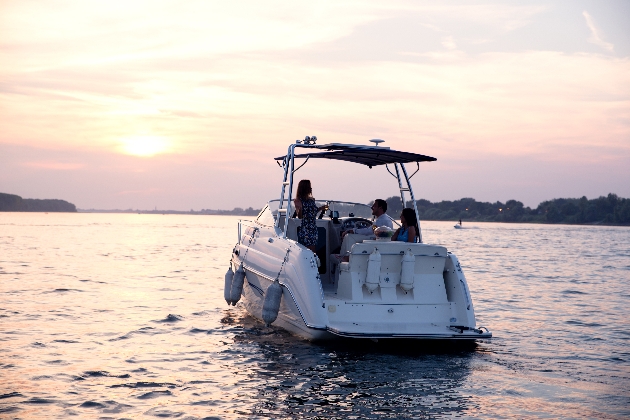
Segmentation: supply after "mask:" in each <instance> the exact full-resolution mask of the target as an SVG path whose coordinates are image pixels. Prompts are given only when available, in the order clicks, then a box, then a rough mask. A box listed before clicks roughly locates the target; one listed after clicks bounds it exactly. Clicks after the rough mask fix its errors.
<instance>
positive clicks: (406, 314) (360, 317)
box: [232, 229, 492, 341]
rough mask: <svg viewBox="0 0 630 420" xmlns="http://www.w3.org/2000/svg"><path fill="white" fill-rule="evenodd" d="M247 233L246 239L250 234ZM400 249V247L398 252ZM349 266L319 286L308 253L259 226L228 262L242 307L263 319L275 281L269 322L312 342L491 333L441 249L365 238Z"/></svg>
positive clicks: (480, 336) (458, 337)
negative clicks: (375, 260)
mask: <svg viewBox="0 0 630 420" xmlns="http://www.w3.org/2000/svg"><path fill="white" fill-rule="evenodd" d="M248 235H249V237H247V236H248ZM399 248H400V249H399ZM375 249H380V250H381V251H382V254H383V256H382V266H381V267H380V275H379V280H378V281H379V282H380V283H379V284H378V285H376V286H375V288H374V290H372V291H369V290H368V288H367V287H366V286H367V283H366V282H367V279H366V270H367V268H366V266H367V263H366V261H367V255H369V253H370V252H374V250H375ZM404 249H409V250H410V251H411V250H413V251H414V252H415V254H416V255H415V263H414V264H415V271H416V274H415V276H414V279H413V282H414V284H415V286H414V287H413V288H411V289H410V290H405V289H403V288H401V274H400V264H401V262H400V261H401V258H402V254H403V251H404ZM353 253H354V254H353V255H351V259H350V262H349V263H345V264H344V263H341V264H340V265H339V266H338V267H335V268H334V270H333V269H331V270H332V271H334V275H333V274H330V275H329V276H328V277H327V278H328V281H327V282H324V280H322V277H321V276H320V272H319V271H320V270H319V269H318V267H317V265H316V261H317V258H315V255H314V254H313V252H312V251H310V250H309V249H307V248H305V247H303V246H302V245H300V244H298V243H296V242H295V241H293V240H290V239H285V238H278V237H277V236H275V237H274V236H273V233H272V232H267V231H265V230H264V229H253V230H249V231H248V232H246V235H245V236H244V238H243V240H242V241H241V243H239V244H237V246H236V247H235V249H234V254H233V259H232V263H233V264H234V267H238V266H240V265H241V264H242V265H243V268H244V270H245V283H244V286H243V293H242V297H241V303H240V305H242V306H243V307H244V308H245V309H246V310H247V312H249V313H250V314H251V315H252V316H253V317H255V318H257V319H260V320H261V321H262V312H263V305H264V301H265V295H266V292H267V288H268V287H269V286H270V285H271V284H272V283H273V282H274V281H276V280H277V281H278V282H279V284H280V285H281V286H282V297H281V299H280V305H279V308H278V314H277V318H276V319H275V321H274V322H273V325H274V326H276V327H279V328H283V329H285V330H287V331H289V332H291V333H293V334H295V335H297V336H299V337H302V338H305V339H307V340H312V341H320V340H335V339H350V338H370V339H396V338H407V339H409V338H411V339H422V340H430V339H436V340H477V339H485V338H490V337H491V336H492V334H491V333H490V332H489V331H487V330H484V329H478V328H476V326H475V317H474V309H473V307H472V300H471V298H470V295H469V292H468V289H467V284H466V279H465V277H464V275H463V272H462V270H461V267H460V265H459V262H458V261H457V258H456V257H455V256H454V255H452V254H447V252H446V249H445V248H443V247H436V246H431V245H425V244H413V245H410V244H404V243H377V242H376V241H366V243H362V244H357V245H355V247H354V248H353Z"/></svg>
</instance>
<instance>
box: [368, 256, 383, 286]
mask: <svg viewBox="0 0 630 420" xmlns="http://www.w3.org/2000/svg"><path fill="white" fill-rule="evenodd" d="M380 276H381V253H380V252H378V249H376V248H374V251H373V252H372V253H371V254H370V256H369V258H368V264H367V275H366V276H365V285H366V287H367V289H368V290H369V291H370V293H372V292H373V291H375V290H376V288H377V287H378V284H379V278H380Z"/></svg>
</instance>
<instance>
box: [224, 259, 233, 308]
mask: <svg viewBox="0 0 630 420" xmlns="http://www.w3.org/2000/svg"><path fill="white" fill-rule="evenodd" d="M233 279H234V271H232V264H230V268H228V271H226V273H225V285H224V286H223V297H224V298H225V301H226V302H227V304H228V305H231V304H232V280H233Z"/></svg>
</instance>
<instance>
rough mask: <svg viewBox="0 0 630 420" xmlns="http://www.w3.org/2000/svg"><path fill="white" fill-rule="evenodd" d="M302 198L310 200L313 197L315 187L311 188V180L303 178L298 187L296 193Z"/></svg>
mask: <svg viewBox="0 0 630 420" xmlns="http://www.w3.org/2000/svg"><path fill="white" fill-rule="evenodd" d="M295 195H296V196H297V198H299V199H300V200H308V199H309V198H313V188H311V181H310V180H308V179H303V180H301V181H300V183H299V184H298V187H297V193H296V194H295Z"/></svg>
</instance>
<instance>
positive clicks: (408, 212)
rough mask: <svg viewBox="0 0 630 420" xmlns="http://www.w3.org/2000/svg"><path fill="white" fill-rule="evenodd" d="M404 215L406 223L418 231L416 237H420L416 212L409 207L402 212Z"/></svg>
mask: <svg viewBox="0 0 630 420" xmlns="http://www.w3.org/2000/svg"><path fill="white" fill-rule="evenodd" d="M402 215H403V217H404V218H405V222H407V226H413V227H414V229H415V230H416V236H418V235H420V233H419V232H420V229H418V219H417V218H416V212H415V211H414V210H413V209H410V208H409V207H407V208H404V209H403V211H402Z"/></svg>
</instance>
